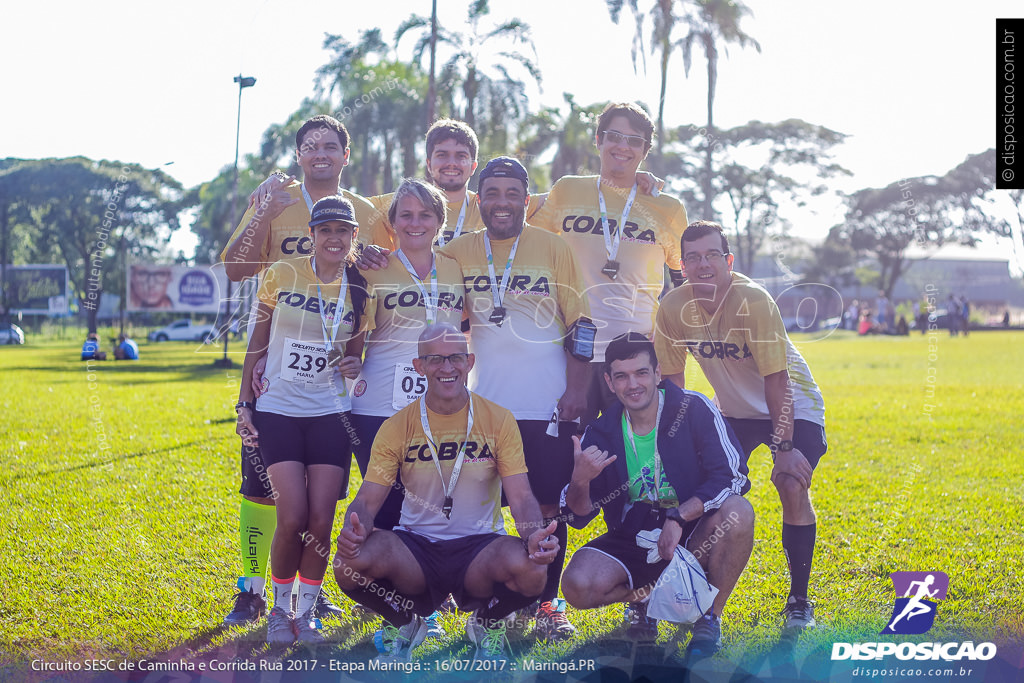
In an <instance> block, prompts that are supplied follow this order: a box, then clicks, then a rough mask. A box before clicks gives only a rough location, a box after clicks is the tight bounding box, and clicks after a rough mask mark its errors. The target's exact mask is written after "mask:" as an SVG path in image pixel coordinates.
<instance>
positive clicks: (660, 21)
mask: <svg viewBox="0 0 1024 683" xmlns="http://www.w3.org/2000/svg"><path fill="white" fill-rule="evenodd" d="M606 3H607V5H608V12H609V14H611V16H612V21H614V22H615V23H619V15H620V13H621V12H622V7H623V5H628V6H629V9H630V10H631V11H632V13H633V18H634V20H635V21H636V33H635V34H634V35H633V45H632V46H631V49H630V54H631V55H632V58H633V71H634V72H635V71H636V59H637V55H639V56H640V58H641V62H642V63H643V67H644V71H645V72H646V70H647V59H646V56H645V55H644V38H643V29H644V20H645V18H646V16H647V15H648V14H649V15H650V17H651V24H652V28H651V45H652V49H657V51H658V53H659V55H658V56H659V65H660V68H661V87H660V89H659V91H658V119H657V123H656V136H655V139H654V143H655V153H656V154H657V155H658V156H660V155H661V150H662V143H663V139H664V135H663V133H664V132H665V92H666V90H667V89H668V61H669V56H671V54H672V51H673V50H674V49H675V48H676V47H678V46H679V45H680V41H678V40H674V39H673V37H672V32H673V30H674V29H675V25H676V22H677V17H676V15H675V13H674V12H673V11H672V9H673V5H674V4H675V3H674V0H655V2H654V5H653V6H652V7H651V9H650V11H649V12H641V11H640V8H639V6H638V4H637V0H606ZM654 46H657V47H656V48H655V47H654Z"/></svg>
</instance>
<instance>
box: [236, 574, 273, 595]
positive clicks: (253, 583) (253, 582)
mask: <svg viewBox="0 0 1024 683" xmlns="http://www.w3.org/2000/svg"><path fill="white" fill-rule="evenodd" d="M243 585H244V587H243V588H242V590H246V591H249V592H250V593H255V594H256V595H263V591H265V590H266V589H267V580H266V579H265V578H263V577H262V576H247V577H245V583H244V584H243Z"/></svg>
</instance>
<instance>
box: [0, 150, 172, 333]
mask: <svg viewBox="0 0 1024 683" xmlns="http://www.w3.org/2000/svg"><path fill="white" fill-rule="evenodd" d="M0 185H2V186H3V188H4V189H3V190H0V194H2V195H3V196H4V197H5V202H6V203H7V205H9V206H17V207H19V208H18V213H17V214H15V215H16V216H17V220H18V222H19V223H20V225H18V226H17V227H16V228H15V229H18V230H20V231H22V234H24V235H25V236H26V237H27V238H28V240H27V244H28V245H29V252H28V253H27V254H26V259H27V260H29V261H31V262H36V263H49V262H63V263H64V264H66V265H67V267H68V277H69V280H70V281H71V285H72V288H73V290H74V294H75V295H76V296H77V297H78V299H79V300H81V301H83V303H84V304H87V305H85V308H86V311H87V323H88V326H89V330H90V331H95V330H96V309H97V308H98V306H99V303H100V299H101V297H102V293H103V292H104V291H107V290H114V291H120V290H121V289H122V287H123V286H124V282H125V277H126V275H125V270H124V264H125V262H126V261H131V260H148V259H150V258H153V257H154V256H158V255H159V256H163V257H167V258H169V256H170V255H169V254H168V252H167V239H168V238H169V236H170V233H171V232H172V231H173V230H174V229H176V228H177V226H178V214H179V213H180V212H181V211H182V210H183V209H185V208H187V207H186V202H185V200H184V197H183V192H182V187H181V185H180V184H179V183H178V182H177V181H176V180H174V179H173V178H171V177H170V176H168V175H166V174H165V173H164V172H163V171H161V170H159V169H158V170H150V169H145V168H142V167H141V166H139V165H137V164H122V163H119V162H113V161H92V160H90V159H86V158H84V157H74V158H69V159H41V160H29V161H22V162H20V163H18V164H16V165H14V166H11V167H9V168H7V169H6V170H5V171H4V172H3V174H2V175H0ZM8 227H13V226H8ZM119 257H120V258H119Z"/></svg>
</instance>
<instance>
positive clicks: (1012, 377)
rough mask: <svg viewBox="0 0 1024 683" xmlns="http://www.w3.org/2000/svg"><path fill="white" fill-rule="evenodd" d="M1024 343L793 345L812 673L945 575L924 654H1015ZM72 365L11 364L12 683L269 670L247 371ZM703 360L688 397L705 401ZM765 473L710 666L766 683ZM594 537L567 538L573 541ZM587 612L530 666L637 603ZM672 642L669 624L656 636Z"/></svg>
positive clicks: (358, 627)
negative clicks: (246, 539) (898, 601)
mask: <svg viewBox="0 0 1024 683" xmlns="http://www.w3.org/2000/svg"><path fill="white" fill-rule="evenodd" d="M1022 341H1024V338H1022V337H1021V336H1020V335H1017V334H1015V333H1012V332H991V333H976V334H973V335H971V336H970V337H969V338H967V339H965V338H962V337H958V338H949V337H948V336H945V333H941V334H940V336H938V337H936V338H933V339H932V340H931V341H929V338H928V337H924V336H912V337H908V338H863V339H861V338H855V337H851V336H847V333H837V334H836V335H833V336H832V337H830V338H828V339H825V340H821V341H810V340H807V339H805V340H803V341H800V340H798V344H799V346H800V348H801V351H802V352H803V353H804V355H805V357H806V358H807V360H808V363H809V365H810V366H811V369H812V371H813V372H814V375H815V378H816V379H817V381H818V383H819V384H820V385H821V387H822V391H823V393H824V396H825V400H826V406H827V410H828V413H827V420H828V424H827V430H828V436H829V446H830V448H829V453H828V454H827V455H826V456H825V458H824V459H823V460H822V463H821V465H820V466H819V468H818V470H817V472H816V474H815V478H814V486H813V497H814V501H815V506H816V509H817V512H818V546H817V553H816V556H815V564H814V567H815V569H814V573H813V575H812V584H811V592H812V597H813V598H814V599H815V600H816V601H817V603H818V608H817V618H818V621H819V624H820V628H819V629H817V630H816V631H814V632H810V633H807V634H804V635H803V636H802V637H801V639H800V641H799V642H798V643H797V644H796V646H795V649H794V650H793V652H792V653H791V656H792V657H793V658H794V659H795V660H801V661H803V660H811V659H814V658H816V657H817V658H818V659H820V658H821V657H822V656H824V657H825V658H827V652H828V651H829V650H830V649H831V644H832V643H833V642H835V641H839V640H844V641H852V640H854V639H860V640H875V639H877V638H876V636H877V634H878V632H879V631H880V630H881V629H882V627H883V626H884V625H885V623H886V619H887V618H888V617H889V615H890V612H891V610H892V605H893V598H894V594H893V589H892V584H891V583H890V581H889V577H888V574H889V573H890V572H893V571H901V570H942V571H945V572H946V573H948V574H949V576H950V589H949V595H948V598H947V599H946V600H945V601H944V602H943V603H942V604H941V605H940V607H939V612H938V618H937V620H936V625H935V627H934V628H933V630H932V631H931V632H930V633H929V634H927V636H924V637H920V638H917V639H921V638H927V639H930V640H941V639H955V638H957V637H961V636H964V635H965V634H966V635H969V636H971V637H972V638H973V639H974V640H975V641H978V640H981V639H984V640H993V641H995V642H997V643H1008V642H1017V643H1019V642H1020V641H1021V639H1022V635H1024V617H1022V615H1024V582H1022V579H1021V576H1022V574H1024V560H1022V550H1021V549H1022V548H1024V533H1022V531H1021V521H1020V520H1021V513H1022V510H1024V497H1022V493H1021V488H1020V486H1021V484H1020V482H1021V481H1022V479H1024V457H1022V455H1021V453H1022V447H1021V441H1022V438H1021V437H1022V436H1024V429H1022V427H1021V419H1022V415H1024V345H1022V344H1021V342H1022ZM236 346H237V345H236ZM78 349H79V345H78V342H73V343H72V342H57V341H53V342H43V343H40V344H36V345H31V344H30V345H28V346H25V347H18V348H0V377H3V383H4V391H3V394H2V397H0V403H2V408H3V415H4V418H3V422H2V425H0V434H2V439H0V452H2V457H3V463H4V467H3V470H2V472H0V492H2V494H3V497H4V501H5V503H6V504H5V505H4V506H3V509H2V510H0V528H2V529H3V530H4V532H3V536H4V537H5V538H6V544H5V545H6V547H5V549H4V552H3V553H0V576H2V577H3V590H2V597H0V653H2V654H0V666H3V667H4V670H5V671H4V675H5V676H6V677H8V678H11V679H12V680H20V679H21V678H23V677H33V676H35V677H37V678H38V677H42V678H46V677H47V676H46V675H43V674H32V672H31V670H30V669H31V666H30V662H31V661H32V660H34V659H42V660H47V661H50V660H64V659H68V658H70V659H72V660H82V659H84V658H87V657H102V658H114V659H118V660H120V659H122V658H127V659H130V660H138V659H140V658H151V659H171V660H177V659H179V658H182V657H184V658H186V659H189V658H195V659H197V660H201V659H203V658H206V659H209V658H211V657H213V656H219V657H220V658H221V659H225V658H227V657H230V656H238V657H241V658H243V659H258V658H259V657H261V656H262V654H263V650H264V647H263V645H262V639H263V637H264V628H263V626H256V627H253V628H251V629H248V630H242V631H238V630H236V631H231V632H227V633H225V632H222V631H221V630H220V629H219V627H218V625H219V623H220V620H221V618H222V617H223V615H224V614H225V613H226V612H227V611H228V609H229V608H230V606H231V596H232V594H233V585H232V584H233V577H235V576H236V575H237V573H238V570H239V566H238V565H239V558H238V548H237V509H238V496H237V495H236V491H237V485H238V482H237V476H238V475H237V470H238V438H237V437H236V436H235V434H234V424H233V423H234V414H233V410H232V405H233V404H234V401H235V400H236V398H237V393H238V378H239V375H240V370H239V369H237V368H236V369H235V370H227V371H226V370H223V369H215V368H214V367H213V365H212V361H213V359H214V358H216V357H217V353H215V352H213V351H212V350H210V349H209V347H207V348H206V349H204V348H201V347H200V348H197V347H196V346H195V345H193V344H145V343H143V344H142V345H141V355H142V360H141V361H139V362H137V363H114V362H111V361H108V362H105V363H96V364H93V365H91V366H88V367H87V364H86V363H83V362H80V361H78V360H77V357H78ZM236 358H239V359H240V355H239V356H237V357H236ZM690 365H691V367H690V368H689V370H688V372H690V373H693V374H692V376H691V377H690V378H689V379H690V386H691V387H693V388H697V389H700V390H704V391H707V388H708V387H707V383H706V382H705V381H704V379H703V377H702V376H700V374H699V370H697V369H696V366H695V364H692V363H691V364H690ZM769 461H770V458H769V455H768V453H767V450H766V449H762V450H759V451H757V452H755V454H754V455H753V456H752V458H751V462H750V469H751V479H752V481H753V485H754V488H753V490H752V492H751V494H750V499H751V502H752V503H753V505H754V508H755V510H756V512H757V515H758V521H757V535H756V542H755V547H754V553H753V557H752V558H751V562H750V564H749V566H748V568H747V571H746V572H745V573H744V575H743V577H742V578H741V580H740V583H739V585H738V587H737V589H736V593H735V594H734V596H733V598H732V600H731V601H730V603H729V606H728V608H727V612H726V618H725V622H724V623H725V626H724V631H725V639H726V648H725V650H724V651H723V652H722V653H721V654H720V655H719V656H718V657H716V659H715V660H714V661H713V662H712V663H710V664H709V666H711V667H712V668H713V669H716V670H719V671H722V672H728V671H735V670H739V669H744V670H746V671H750V672H754V673H753V674H752V675H755V676H756V675H757V674H756V672H757V671H758V668H759V667H762V666H765V664H764V662H765V658H766V657H768V656H769V653H770V652H772V648H773V646H774V645H775V643H776V641H777V640H778V635H779V628H780V623H781V618H780V617H779V614H778V613H779V610H780V609H781V604H782V599H783V598H784V596H785V594H786V591H787V589H788V575H787V572H786V566H785V560H784V557H783V555H782V552H781V546H780V543H779V540H778V539H779V528H780V508H779V504H778V499H777V496H776V494H775V493H774V489H773V488H772V487H771V486H770V484H769V482H768V474H769V470H770V464H769ZM353 471H354V472H356V468H355V467H353ZM355 483H356V484H358V474H356V476H355ZM353 490H355V489H353ZM342 512H343V506H339V509H338V513H339V519H340V515H341V514H342ZM601 530H602V529H600V528H598V525H597V524H595V525H593V526H592V527H591V528H589V529H587V530H585V531H584V532H571V535H570V549H572V548H573V547H576V546H578V545H580V544H582V543H584V542H586V541H587V540H589V538H591V537H593V536H595V535H597V534H599V533H600V532H601ZM328 583H329V584H333V581H330V580H329V581H328ZM335 590H336V589H335ZM571 617H572V619H573V621H574V623H575V624H576V625H577V627H578V629H579V635H578V637H577V638H576V639H574V640H572V641H570V642H569V643H564V644H560V645H557V646H555V645H550V646H549V645H539V644H534V643H533V641H532V640H531V639H528V638H525V639H523V640H521V641H517V642H516V643H515V648H516V651H517V654H518V655H519V656H520V657H534V658H536V659H538V660H539V659H542V658H548V659H550V658H555V659H560V658H567V657H578V656H585V657H596V656H614V655H615V654H616V652H618V651H619V650H620V649H621V648H623V647H626V646H624V645H623V643H624V642H625V641H623V640H622V632H621V629H620V626H621V611H620V608H617V607H616V608H606V609H604V610H596V611H592V612H586V613H575V612H574V613H572V614H571ZM463 621H464V617H457V616H452V617H449V618H447V621H446V622H445V625H446V626H447V627H448V631H449V633H450V634H451V635H450V637H449V638H448V639H442V640H440V641H437V642H434V643H431V644H429V645H425V646H423V647H422V648H421V649H420V650H418V651H417V652H418V653H421V657H422V658H424V659H432V658H433V657H434V654H430V653H431V651H432V650H433V651H434V653H435V654H436V655H437V656H439V657H450V656H458V655H460V653H461V654H465V653H466V652H467V649H468V645H467V644H466V642H465V641H464V640H463V637H462V636H463V634H462V623H463ZM326 626H327V630H326V633H327V635H328V637H329V638H330V640H331V641H332V645H331V646H330V648H329V650H330V651H329V652H323V653H320V654H322V655H324V656H326V657H328V658H354V659H362V660H366V659H367V658H369V657H370V656H372V654H373V653H374V650H373V645H372V643H371V642H370V635H371V634H372V632H373V630H374V628H375V622H364V621H360V620H356V619H354V618H348V619H346V620H342V621H340V622H328V624H327V625H326ZM908 639H911V640H912V639H915V638H914V637H910V638H908ZM672 641H673V634H672V629H670V628H669V626H668V625H664V624H663V625H662V635H661V642H662V643H663V644H671V643H672ZM683 642H685V639H684V641H683ZM322 649H323V648H322ZM627 649H628V648H627ZM822 652H824V653H825V654H824V655H822V654H821V653H822ZM225 653H227V654H225ZM288 657H289V655H287V654H286V655H285V660H286V661H287V660H288ZM624 657H626V658H627V659H628V657H629V653H628V652H626V654H625V655H624ZM769 665H770V662H769ZM805 675H807V674H806V669H805ZM822 675H824V674H822Z"/></svg>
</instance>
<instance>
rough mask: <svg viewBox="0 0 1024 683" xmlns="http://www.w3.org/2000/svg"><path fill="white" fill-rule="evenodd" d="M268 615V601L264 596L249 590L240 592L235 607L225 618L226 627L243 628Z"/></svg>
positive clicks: (236, 597)
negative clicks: (244, 625) (242, 626)
mask: <svg viewBox="0 0 1024 683" xmlns="http://www.w3.org/2000/svg"><path fill="white" fill-rule="evenodd" d="M266 613H267V601H266V600H265V599H264V598H263V596H262V595H257V594H256V593H252V592H250V591H248V590H240V591H238V594H237V595H235V606H234V608H233V609H232V610H231V611H230V612H228V615H227V616H226V617H224V621H223V624H224V626H241V625H243V624H248V623H250V622H253V621H259V618H260V617H262V616H263V615H264V614H266Z"/></svg>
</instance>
